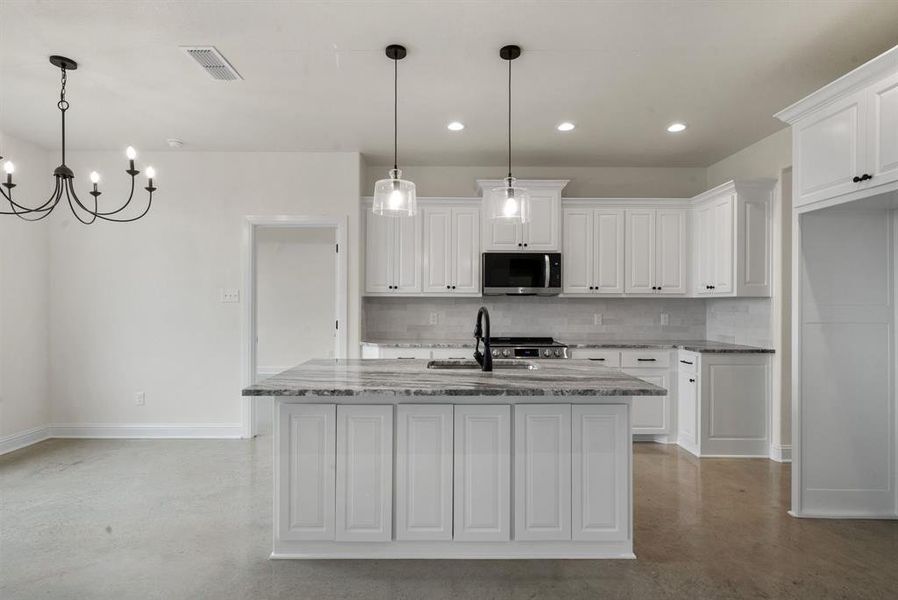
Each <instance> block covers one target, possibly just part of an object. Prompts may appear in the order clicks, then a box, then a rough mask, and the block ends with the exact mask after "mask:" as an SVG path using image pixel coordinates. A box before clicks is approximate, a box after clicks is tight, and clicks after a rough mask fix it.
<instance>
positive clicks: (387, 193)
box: [372, 44, 418, 217]
mask: <svg viewBox="0 0 898 600" xmlns="http://www.w3.org/2000/svg"><path fill="white" fill-rule="evenodd" d="M385 53H386V55H387V58H389V59H390V60H392V61H393V168H392V169H391V170H390V177H389V179H381V180H379V181H378V182H377V183H375V184H374V205H373V207H372V211H373V212H374V214H376V215H381V216H388V217H413V216H415V214H417V212H418V199H417V197H416V194H415V184H414V183H412V182H411V181H408V180H405V179H402V171H400V170H399V166H398V159H397V157H398V154H399V153H398V147H399V144H398V139H399V138H398V135H397V131H398V121H399V118H398V115H399V108H398V107H399V104H398V102H399V83H398V82H399V66H398V65H399V61H400V60H402V59H403V58H405V55H406V50H405V46H400V45H399V44H390V45H389V46H387V48H386V50H385Z"/></svg>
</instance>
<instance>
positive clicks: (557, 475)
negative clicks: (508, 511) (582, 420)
mask: <svg viewBox="0 0 898 600" xmlns="http://www.w3.org/2000/svg"><path fill="white" fill-rule="evenodd" d="M514 432H515V433H514V469H515V471H514V482H515V483H514V486H515V488H514V524H515V525H514V532H515V533H514V537H515V539H516V540H569V539H571V405H570V404H518V405H517V406H515V408H514Z"/></svg>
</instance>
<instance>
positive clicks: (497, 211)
mask: <svg viewBox="0 0 898 600" xmlns="http://www.w3.org/2000/svg"><path fill="white" fill-rule="evenodd" d="M520 55H521V47H520V46H503V47H502V49H501V50H499V56H500V57H501V58H502V59H503V60H506V61H508V176H507V177H506V178H505V185H504V186H501V187H496V188H493V189H491V190H490V191H489V194H488V195H487V202H488V204H489V207H488V210H489V216H490V218H492V219H501V220H505V221H511V222H517V223H529V222H530V193H529V192H528V191H527V189H526V188H522V187H518V186H517V185H516V181H515V178H514V177H513V176H512V174H511V61H513V60H514V59H516V58H517V57H519V56H520Z"/></svg>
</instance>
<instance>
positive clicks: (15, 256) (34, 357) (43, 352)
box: [0, 135, 53, 447]
mask: <svg viewBox="0 0 898 600" xmlns="http://www.w3.org/2000/svg"><path fill="white" fill-rule="evenodd" d="M0 152H2V153H3V156H4V157H5V159H7V160H11V161H13V163H14V164H15V165H16V176H15V182H16V183H17V185H18V187H16V188H15V191H14V199H16V200H17V201H18V202H20V203H21V204H22V205H24V206H37V205H39V204H41V203H43V202H44V201H46V199H47V196H48V195H49V193H50V192H51V191H52V190H51V189H50V184H51V183H52V181H53V178H52V177H51V173H52V172H53V167H52V166H51V156H50V154H49V153H47V152H46V151H44V150H43V149H42V148H39V147H37V146H34V145H33V144H28V143H26V142H23V141H21V140H18V139H15V138H11V137H9V136H2V135H0ZM4 162H5V161H4ZM4 181H5V177H4ZM0 211H3V212H7V211H9V203H7V202H6V199H5V198H0ZM49 229H50V228H49V226H48V223H47V221H46V220H45V221H41V222H39V223H26V222H24V221H22V220H20V219H19V218H18V217H15V216H10V215H0V447H2V446H3V442H4V438H5V437H6V438H7V440H6V441H7V442H8V443H10V444H12V443H13V442H14V440H12V439H10V438H9V437H8V436H11V435H12V434H17V433H22V432H26V431H29V430H33V429H35V428H40V427H44V426H46V425H48V424H49V421H50V396H49V390H50V386H49V383H48V376H49V363H48V360H49V341H50V340H49V328H48V326H47V317H48V302H49V300H50V296H49V287H48V286H49V282H50V277H49V266H50V262H49V235H48V233H49ZM16 445H17V444H16Z"/></svg>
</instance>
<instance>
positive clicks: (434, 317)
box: [430, 312, 440, 325]
mask: <svg viewBox="0 0 898 600" xmlns="http://www.w3.org/2000/svg"><path fill="white" fill-rule="evenodd" d="M439 322H440V313H435V312H432V313H430V324H431V325H437V324H438V323H439Z"/></svg>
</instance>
